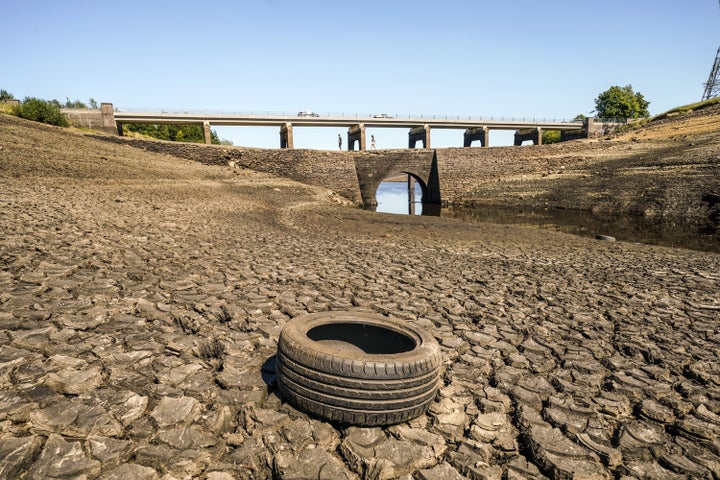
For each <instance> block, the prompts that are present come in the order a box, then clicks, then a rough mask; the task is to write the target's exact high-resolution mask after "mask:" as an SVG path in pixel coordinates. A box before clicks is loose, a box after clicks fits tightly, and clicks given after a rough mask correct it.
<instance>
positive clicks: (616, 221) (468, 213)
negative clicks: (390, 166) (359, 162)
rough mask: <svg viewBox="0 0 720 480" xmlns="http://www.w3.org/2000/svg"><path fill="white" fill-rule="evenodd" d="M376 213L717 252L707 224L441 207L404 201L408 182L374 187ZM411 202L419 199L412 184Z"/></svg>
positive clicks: (717, 241) (715, 234)
mask: <svg viewBox="0 0 720 480" xmlns="http://www.w3.org/2000/svg"><path fill="white" fill-rule="evenodd" d="M376 198H377V201H378V208H377V210H376V211H378V212H385V213H395V214H404V215H408V214H413V215H439V216H443V217H454V218H461V219H463V220H465V221H468V222H488V223H499V224H512V225H526V226H533V227H537V228H546V229H551V230H555V231H560V232H565V233H571V234H574V235H580V236H584V237H591V238H595V237H597V236H598V235H605V236H611V237H614V238H615V239H616V240H618V241H625V242H633V243H645V244H651V245H664V246H669V247H675V248H687V249H691V250H700V251H705V252H718V253H720V231H719V228H718V225H715V224H712V223H710V222H708V223H707V224H706V225H703V226H698V225H694V224H686V223H682V222H676V221H662V220H661V219H647V218H642V217H614V216H598V215H594V214H592V213H590V212H583V211H577V210H564V209H554V210H547V211H540V212H538V211H521V210H520V211H518V210H511V209H507V208H496V207H493V208H476V207H473V208H457V207H456V208H442V209H439V208H438V207H437V205H424V204H422V203H421V202H419V201H418V202H413V203H410V202H409V201H408V188H407V183H406V182H383V183H381V184H380V187H379V188H378V191H377V194H376ZM415 198H416V199H418V200H419V199H420V198H422V191H421V189H420V186H419V185H417V184H416V185H415Z"/></svg>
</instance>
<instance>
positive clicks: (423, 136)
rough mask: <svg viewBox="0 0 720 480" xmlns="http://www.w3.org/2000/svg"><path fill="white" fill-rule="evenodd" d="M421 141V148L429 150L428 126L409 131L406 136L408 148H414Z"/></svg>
mask: <svg viewBox="0 0 720 480" xmlns="http://www.w3.org/2000/svg"><path fill="white" fill-rule="evenodd" d="M418 141H421V142H422V144H423V148H430V125H423V126H422V127H415V128H411V129H410V133H409V134H408V148H415V144H416V143H417V142H418Z"/></svg>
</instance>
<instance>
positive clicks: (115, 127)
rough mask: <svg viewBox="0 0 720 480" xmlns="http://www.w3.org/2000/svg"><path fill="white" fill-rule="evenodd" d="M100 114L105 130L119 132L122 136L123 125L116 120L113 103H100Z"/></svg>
mask: <svg viewBox="0 0 720 480" xmlns="http://www.w3.org/2000/svg"><path fill="white" fill-rule="evenodd" d="M100 116H101V118H102V129H103V131H105V132H110V133H117V134H118V135H120V136H121V137H122V134H123V133H122V125H121V124H119V123H117V122H115V109H114V108H113V104H112V103H105V102H103V103H101V104H100Z"/></svg>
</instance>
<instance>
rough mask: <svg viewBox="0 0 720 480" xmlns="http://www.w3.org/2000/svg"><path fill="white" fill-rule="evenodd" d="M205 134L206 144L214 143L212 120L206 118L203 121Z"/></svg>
mask: <svg viewBox="0 0 720 480" xmlns="http://www.w3.org/2000/svg"><path fill="white" fill-rule="evenodd" d="M203 135H205V145H210V144H211V143H212V132H211V131H210V122H208V121H207V120H205V121H204V122H203Z"/></svg>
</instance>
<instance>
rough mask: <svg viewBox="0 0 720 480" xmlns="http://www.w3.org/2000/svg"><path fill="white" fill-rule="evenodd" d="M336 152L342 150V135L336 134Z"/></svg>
mask: <svg viewBox="0 0 720 480" xmlns="http://www.w3.org/2000/svg"><path fill="white" fill-rule="evenodd" d="M338 150H342V134H340V133H338Z"/></svg>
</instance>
